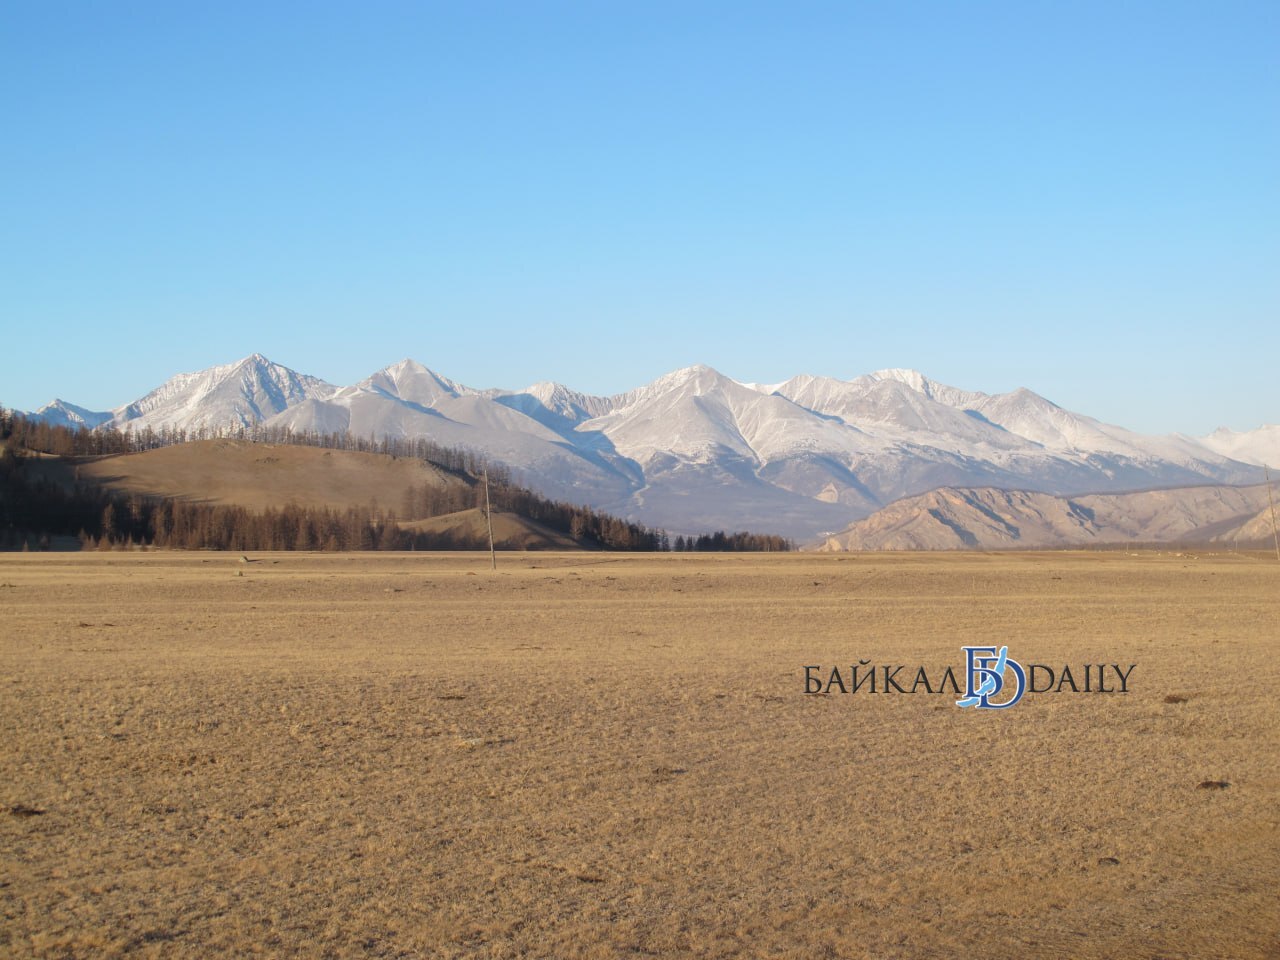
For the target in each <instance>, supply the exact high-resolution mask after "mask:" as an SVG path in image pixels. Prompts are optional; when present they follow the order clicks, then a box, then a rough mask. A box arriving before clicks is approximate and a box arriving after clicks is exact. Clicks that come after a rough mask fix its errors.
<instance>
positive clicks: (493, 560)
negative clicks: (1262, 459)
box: [484, 467, 1270, 570]
mask: <svg viewBox="0 0 1280 960" xmlns="http://www.w3.org/2000/svg"><path fill="white" fill-rule="evenodd" d="M1267 489H1270V487H1268V488H1267ZM484 519H485V522H486V523H487V524H488V525H489V564H490V566H491V567H492V568H493V569H494V570H497V569H498V554H497V553H496V552H495V551H494V549H493V511H492V510H490V509H489V468H488V467H485V468H484Z"/></svg>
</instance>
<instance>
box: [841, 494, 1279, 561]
mask: <svg viewBox="0 0 1280 960" xmlns="http://www.w3.org/2000/svg"><path fill="white" fill-rule="evenodd" d="M1270 540H1271V520H1270V509H1269V505H1268V500H1267V490H1266V487H1265V486H1253V487H1222V486H1216V487H1191V488H1181V489H1176V490H1151V491H1146V492H1142V493H1112V494H1092V495H1088V496H1079V497H1055V496H1053V495H1051V494H1047V493H1032V492H1029V491H1026V490H994V489H991V488H985V489H972V488H957V487H945V488H943V489H940V490H931V491H929V492H928V493H925V494H921V495H920V496H915V497H906V498H904V499H902V500H899V501H897V502H896V503H892V504H890V505H889V506H887V507H885V508H884V509H883V510H879V511H877V512H876V513H873V514H872V515H871V516H869V517H866V518H865V519H862V520H858V521H856V522H855V523H853V524H851V525H850V526H848V527H847V528H845V529H844V530H842V531H841V532H840V533H838V534H835V535H834V536H831V537H827V538H826V539H825V540H824V541H823V542H822V544H821V545H820V549H823V550H965V549H967V550H993V549H1010V548H1019V547H1073V546H1074V547H1085V546H1097V545H1101V544H1114V543H1135V542H1143V543H1153V542H1154V543H1161V542H1163V543H1213V542H1216V543H1224V544H1231V543H1236V542H1238V543H1241V544H1250V545H1256V544H1259V543H1267V544H1269V543H1270Z"/></svg>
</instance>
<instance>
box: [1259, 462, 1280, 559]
mask: <svg viewBox="0 0 1280 960" xmlns="http://www.w3.org/2000/svg"><path fill="white" fill-rule="evenodd" d="M1262 469H1263V470H1265V471H1266V472H1267V503H1269V504H1271V540H1272V542H1273V543H1274V544H1275V545H1276V559H1277V560H1280V534H1277V533H1276V502H1275V500H1273V499H1272V498H1271V468H1270V467H1268V466H1267V465H1266V464H1265V463H1264V464H1263V465H1262Z"/></svg>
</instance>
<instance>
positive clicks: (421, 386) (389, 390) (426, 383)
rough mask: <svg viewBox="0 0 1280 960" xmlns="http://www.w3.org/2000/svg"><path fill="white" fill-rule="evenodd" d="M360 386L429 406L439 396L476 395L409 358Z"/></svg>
mask: <svg viewBox="0 0 1280 960" xmlns="http://www.w3.org/2000/svg"><path fill="white" fill-rule="evenodd" d="M359 386H360V387H363V388H364V389H367V390H372V391H374V392H376V393H381V394H384V395H386V396H389V397H393V398H395V399H397V400H404V401H407V402H409V403H417V404H422V405H424V406H430V405H431V404H432V403H434V402H435V401H437V400H439V399H440V398H441V397H461V396H464V395H467V394H473V393H475V392H476V391H475V390H472V389H471V388H470V387H466V386H463V385H462V384H460V383H455V382H454V381H453V380H450V379H449V378H448V377H443V376H441V375H440V374H438V373H436V372H435V371H434V370H432V369H430V368H429V367H426V366H424V365H423V364H421V363H419V362H418V361H417V360H413V359H411V358H408V357H406V358H405V359H404V360H401V361H399V362H398V363H393V364H391V366H389V367H383V368H382V369H381V370H379V371H378V372H377V373H375V374H373V376H371V377H368V378H367V379H365V380H363V381H362V382H361V383H360V384H359Z"/></svg>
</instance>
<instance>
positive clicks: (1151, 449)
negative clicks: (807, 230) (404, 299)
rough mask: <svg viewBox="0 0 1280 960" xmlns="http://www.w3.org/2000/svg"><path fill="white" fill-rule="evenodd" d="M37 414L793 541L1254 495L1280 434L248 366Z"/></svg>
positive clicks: (693, 376)
mask: <svg viewBox="0 0 1280 960" xmlns="http://www.w3.org/2000/svg"><path fill="white" fill-rule="evenodd" d="M72 411H74V416H77V417H79V418H80V421H74V420H71V419H69V418H70V417H71V416H72ZM37 415H39V416H45V417H46V418H48V419H50V420H52V421H55V422H67V423H74V422H83V423H85V424H86V425H88V426H93V425H95V418H99V419H100V420H101V421H102V422H107V421H109V422H110V423H111V424H112V425H114V426H117V427H121V428H131V429H135V430H137V429H143V428H145V427H148V426H149V427H152V428H155V429H159V428H160V427H162V426H164V425H172V426H175V427H182V428H185V429H187V430H188V431H193V430H198V429H201V428H203V429H204V430H206V431H209V432H219V431H226V430H228V429H235V428H238V427H241V426H250V425H253V424H259V423H261V424H267V425H279V426H289V427H292V428H294V429H297V430H318V431H324V432H330V431H335V430H336V431H342V430H350V431H351V432H352V433H354V434H357V435H359V436H371V435H372V436H384V435H387V436H393V437H428V438H430V439H432V440H433V441H435V442H437V443H441V444H445V445H448V446H459V447H467V448H471V449H474V450H476V451H478V452H480V453H482V454H484V455H485V456H487V457H489V458H490V459H492V460H495V461H500V462H503V463H506V464H507V465H509V466H510V467H511V468H512V469H513V472H514V474H515V476H516V478H517V479H518V480H520V481H522V482H524V483H527V484H529V485H530V486H533V487H535V488H537V489H540V490H542V491H543V492H544V493H546V494H548V495H550V496H554V497H558V498H562V499H566V500H569V501H572V502H576V503H587V504H590V505H592V506H595V507H598V508H601V509H604V510H608V511H610V512H613V513H616V514H620V515H623V516H626V517H628V518H630V519H634V520H638V521H640V522H643V523H645V524H649V525H652V526H661V527H665V528H666V529H668V530H670V531H671V532H672V533H675V532H681V531H684V532H689V531H703V530H707V529H721V528H723V529H726V530H737V529H752V530H759V531H765V532H774V533H781V534H784V535H787V536H790V537H794V538H796V539H799V540H811V539H813V538H815V537H818V536H819V535H821V534H824V533H825V532H828V531H835V530H841V529H842V528H844V527H846V526H847V525H848V524H849V523H851V522H852V521H855V520H858V519H860V518H862V517H866V516H868V515H869V514H871V513H873V512H875V511H876V510H878V509H880V508H881V507H883V506H884V505H886V504H889V503H892V502H893V501H896V500H898V499H900V498H902V497H908V496H914V495H916V494H920V493H923V492H925V491H928V490H933V489H936V488H939V487H945V486H956V487H985V486H991V487H1001V488H1006V489H1023V490H1031V491H1039V492H1043V493H1048V494H1077V493H1085V492H1091V493H1097V492H1108V491H1123V490H1137V489H1149V488H1153V487H1173V486H1189V485H1197V484H1205V483H1226V484H1241V483H1253V482H1257V481H1258V480H1260V479H1261V470H1260V469H1259V468H1258V466H1257V464H1260V463H1262V462H1264V458H1267V457H1273V456H1274V451H1275V444H1276V439H1275V437H1276V433H1277V428H1274V427H1268V428H1263V430H1262V431H1255V432H1254V433H1253V434H1230V435H1224V434H1223V432H1222V431H1220V432H1219V433H1217V434H1214V435H1213V436H1212V437H1210V438H1206V439H1205V440H1194V439H1191V438H1188V437H1184V436H1180V435H1173V436H1166V437H1149V436H1144V435H1141V434H1137V433H1133V432H1131V431H1129V430H1125V429H1123V428H1121V427H1117V426H1111V425H1109V424H1104V423H1101V422H1099V421H1097V420H1094V419H1092V418H1090V417H1085V416H1081V415H1079V414H1075V413H1072V412H1070V411H1068V410H1064V409H1063V408H1061V407H1059V406H1057V405H1056V404H1053V403H1051V402H1050V401H1048V400H1046V399H1044V398H1043V397H1040V396H1038V395H1036V394H1035V393H1032V392H1031V391H1029V390H1025V389H1023V390H1015V391H1013V392H1011V393H1006V394H994V395H990V394H985V393H979V392H975V391H966V390H960V389H957V388H955V387H950V386H947V385H945V384H940V383H937V382H935V381H932V380H930V379H929V378H927V377H925V376H923V375H922V374H920V373H918V372H916V371H913V370H882V371H879V372H877V373H871V374H867V375H865V376H861V377H858V378H856V379H854V380H848V381H844V380H836V379H832V378H828V377H811V376H799V377H794V378H792V379H791V380H787V381H785V382H783V383H779V384H774V385H769V386H765V385H760V384H744V383H739V382H738V381H736V380H732V379H730V378H729V377H726V376H724V375H723V374H721V373H719V372H717V371H715V370H713V369H711V368H710V367H705V366H694V367H688V368H685V369H682V370H677V371H675V372H673V373H669V374H667V375H666V376H664V377H660V378H659V379H657V380H655V381H654V382H652V383H650V384H647V385H646V386H643V387H640V388H638V389H636V390H632V391H629V392H627V393H622V394H617V395H615V396H611V397H600V396H591V395H588V394H583V393H579V392H577V391H574V390H572V389H570V388H569V387H566V386H563V385H561V384H557V383H546V382H543V383H537V384H534V385H533V386H531V387H529V388H527V389H525V390H519V391H509V390H477V389H474V388H472V387H468V386H464V385H462V384H460V383H457V382H455V381H453V380H450V379H449V378H447V377H445V376H443V375H441V374H438V373H435V372H433V371H432V370H429V369H427V368H426V367H424V366H423V365H422V364H420V363H417V362H416V361H413V360H402V361H400V362H399V363H396V364H392V365H391V366H389V367H386V368H385V369H383V370H379V371H377V372H376V373H374V374H372V375H371V376H369V377H368V378H366V379H365V380H362V381H360V382H359V383H357V384H354V385H352V386H348V387H336V386H334V385H332V384H328V383H325V382H324V381H322V380H318V379H316V378H315V377H308V376H304V375H302V374H298V373H296V372H294V371H292V370H290V369H288V368H287V367H283V366H280V365H279V364H276V363H272V362H271V361H269V360H267V359H266V358H265V357H262V356H261V355H258V354H255V355H254V356H252V357H248V358H246V359H244V360H241V361H239V362H238V363H233V364H227V365H224V366H218V367H211V368H209V369H208V370H204V371H201V372H198V373H189V374H180V375H179V376H176V377H174V378H172V379H171V380H169V381H168V382H166V383H165V384H164V385H162V386H161V387H159V388H158V389H156V390H154V391H152V392H151V393H149V394H147V396H145V397H143V398H141V399H140V400H138V401H136V402H134V403H131V404H129V405H127V406H125V407H121V408H120V409H118V410H115V411H111V412H110V413H109V414H108V413H102V414H94V413H93V412H92V411H87V410H80V409H79V408H74V407H71V405H69V404H64V403H61V401H59V403H58V405H50V407H48V408H45V410H44V411H40V412H39V413H38V414H37ZM59 418H61V419H59ZM1268 431H1269V432H1268ZM1271 462H1274V460H1272V461H1271Z"/></svg>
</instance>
